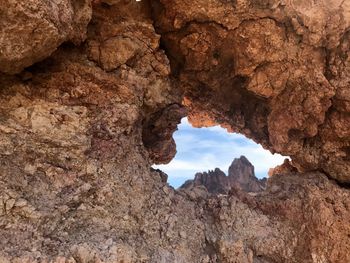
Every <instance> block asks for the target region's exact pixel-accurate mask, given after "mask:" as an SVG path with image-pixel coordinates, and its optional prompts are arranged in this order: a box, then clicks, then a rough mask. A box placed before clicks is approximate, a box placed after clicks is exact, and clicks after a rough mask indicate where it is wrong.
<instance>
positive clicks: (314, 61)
mask: <svg viewBox="0 0 350 263" xmlns="http://www.w3.org/2000/svg"><path fill="white" fill-rule="evenodd" d="M153 8H154V17H155V20H156V24H155V25H156V28H157V30H158V32H159V33H161V34H162V39H163V45H164V47H165V49H166V51H167V54H168V57H169V58H170V60H171V63H172V69H173V72H174V74H176V76H177V78H178V79H179V80H180V84H179V85H181V86H182V87H184V89H185V98H186V105H187V106H188V107H189V120H190V122H191V123H193V124H195V125H196V126H206V125H208V124H209V125H213V124H221V125H223V126H225V127H229V128H230V130H233V131H236V132H241V133H243V134H245V135H246V136H248V137H249V138H252V139H254V140H255V141H256V142H258V143H261V144H262V145H263V146H264V147H265V148H268V149H270V150H271V151H273V152H279V153H282V154H283V155H286V156H290V157H291V158H292V160H293V164H294V165H295V166H296V167H297V168H298V169H299V171H307V170H316V169H317V170H322V171H324V172H326V173H327V174H329V175H330V176H331V177H333V178H335V179H337V180H339V181H342V182H350V176H349V175H350V162H349V150H348V148H349V146H350V136H348V134H347V131H348V130H350V126H349V125H350V123H349V118H348V116H347V115H348V113H349V109H348V107H347V101H348V100H349V98H348V92H346V90H348V88H347V87H348V86H349V75H350V71H349V67H348V64H349V59H348V55H347V54H348V53H349V34H348V32H347V29H348V28H349V26H350V16H349V9H350V6H349V4H348V3H347V1H340V0H339V1H328V0H321V1H317V2H310V1H278V0H272V1H253V0H251V1H249V0H244V1H220V0H216V1H200V0H195V1H189V0H188V1H187V0H159V1H153ZM326 21H327V22H326Z"/></svg>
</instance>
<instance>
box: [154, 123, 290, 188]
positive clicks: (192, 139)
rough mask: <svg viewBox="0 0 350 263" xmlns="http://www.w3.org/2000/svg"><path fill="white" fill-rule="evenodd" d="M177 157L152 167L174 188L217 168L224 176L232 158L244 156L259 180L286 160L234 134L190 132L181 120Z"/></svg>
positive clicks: (217, 129)
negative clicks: (200, 173) (160, 172)
mask: <svg viewBox="0 0 350 263" xmlns="http://www.w3.org/2000/svg"><path fill="white" fill-rule="evenodd" d="M174 139H175V142H176V149H177V154H176V156H175V158H174V159H173V160H172V161H171V162H170V163H169V164H166V165H154V166H153V167H155V168H158V169H161V170H162V171H164V172H165V173H167V174H168V182H169V184H170V185H172V186H173V187H175V188H177V187H179V186H180V185H181V184H183V183H184V182H185V181H186V180H188V179H192V178H193V177H194V175H195V173H196V172H202V171H207V170H213V169H214V168H216V167H218V168H220V169H221V170H223V171H224V172H225V173H227V170H228V167H229V166H230V164H231V162H232V160H233V159H234V158H237V157H240V156H241V155H245V156H246V157H247V158H248V159H249V161H250V162H251V163H252V164H253V165H254V167H255V174H256V176H257V177H258V178H262V177H266V176H267V172H268V170H269V168H271V167H275V166H276V165H278V164H281V163H282V162H283V160H284V159H285V158H286V157H283V156H281V155H279V154H274V155H273V154H271V153H270V152H269V151H267V150H264V149H263V148H262V146H261V145H259V144H256V143H255V142H254V141H252V140H250V139H247V138H246V137H245V136H243V135H241V134H236V133H228V132H227V131H226V129H223V128H221V127H220V126H215V127H210V128H193V127H192V126H191V124H190V123H189V122H188V120H187V118H183V119H182V121H181V124H180V125H178V130H177V131H176V132H175V133H174Z"/></svg>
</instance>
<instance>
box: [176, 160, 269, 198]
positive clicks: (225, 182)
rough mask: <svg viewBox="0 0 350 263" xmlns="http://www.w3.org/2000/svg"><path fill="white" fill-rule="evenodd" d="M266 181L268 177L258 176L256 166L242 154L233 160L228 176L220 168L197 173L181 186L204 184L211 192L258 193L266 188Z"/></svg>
mask: <svg viewBox="0 0 350 263" xmlns="http://www.w3.org/2000/svg"><path fill="white" fill-rule="evenodd" d="M266 181H267V180H266V178H264V179H261V180H259V179H258V178H256V177H255V173H254V166H253V165H252V164H251V163H250V162H249V161H248V159H247V158H246V157H245V156H241V157H240V158H236V159H234V160H233V162H232V164H231V165H230V167H229V169H228V175H227V176H226V174H225V173H224V172H223V171H221V170H220V169H219V168H216V169H215V170H214V171H208V172H203V173H196V174H195V177H194V179H193V180H188V181H186V182H185V183H184V184H183V185H182V186H181V187H180V188H185V189H189V188H192V187H197V186H204V187H205V188H206V189H207V190H208V192H209V193H213V194H228V193H229V192H230V191H231V190H232V191H235V190H241V191H244V192H247V193H249V192H252V193H257V192H261V191H263V190H265V188H266Z"/></svg>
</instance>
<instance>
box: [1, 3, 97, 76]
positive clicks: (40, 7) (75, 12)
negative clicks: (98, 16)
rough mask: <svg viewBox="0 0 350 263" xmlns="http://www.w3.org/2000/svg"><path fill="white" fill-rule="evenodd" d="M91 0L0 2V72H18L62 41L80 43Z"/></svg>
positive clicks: (84, 33) (87, 19) (89, 13)
mask: <svg viewBox="0 0 350 263" xmlns="http://www.w3.org/2000/svg"><path fill="white" fill-rule="evenodd" d="M90 2H91V0H54V1H38V0H28V1H16V0H1V1H0V14H1V17H0V28H1V31H0V71H2V72H5V73H19V72H20V71H22V70H23V69H24V68H25V67H28V66H30V65H32V64H33V63H35V62H38V61H40V60H43V59H45V58H46V57H48V56H49V55H51V54H52V52H54V51H55V50H56V49H57V47H58V46H60V45H61V44H62V43H63V42H66V41H70V42H73V43H74V44H80V43H81V42H82V41H83V40H85V37H86V29H87V25H88V23H89V21H90V19H91V12H92V11H91V5H90Z"/></svg>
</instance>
